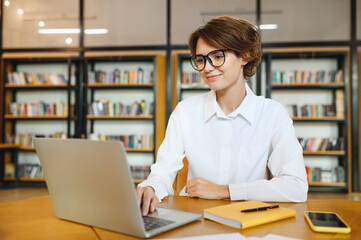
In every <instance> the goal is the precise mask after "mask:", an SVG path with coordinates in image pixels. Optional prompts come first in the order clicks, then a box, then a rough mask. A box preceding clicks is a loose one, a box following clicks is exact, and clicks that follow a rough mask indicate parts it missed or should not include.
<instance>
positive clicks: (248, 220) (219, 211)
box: [204, 201, 296, 229]
mask: <svg viewBox="0 0 361 240" xmlns="http://www.w3.org/2000/svg"><path fill="white" fill-rule="evenodd" d="M270 206H272V205H270V204H267V203H263V202H259V201H245V202H239V203H231V204H227V205H222V206H218V207H213V208H207V209H204V218H207V219H210V220H213V221H215V222H218V223H221V224H224V225H227V226H230V227H233V228H238V229H246V228H250V227H255V226H258V225H262V224H266V223H270V222H274V221H278V220H282V219H285V218H290V217H294V216H296V211H295V210H293V209H289V208H284V207H277V208H273V209H267V210H263V211H253V212H241V211H242V210H246V209H254V208H264V207H270Z"/></svg>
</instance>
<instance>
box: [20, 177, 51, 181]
mask: <svg viewBox="0 0 361 240" xmlns="http://www.w3.org/2000/svg"><path fill="white" fill-rule="evenodd" d="M19 181H21V182H45V178H29V177H19Z"/></svg>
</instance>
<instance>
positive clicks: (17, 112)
mask: <svg viewBox="0 0 361 240" xmlns="http://www.w3.org/2000/svg"><path fill="white" fill-rule="evenodd" d="M10 114H11V115H13V116H28V117H35V116H62V117H63V116H67V114H68V104H67V103H63V102H57V103H45V102H43V101H39V102H37V103H17V102H12V103H10Z"/></svg>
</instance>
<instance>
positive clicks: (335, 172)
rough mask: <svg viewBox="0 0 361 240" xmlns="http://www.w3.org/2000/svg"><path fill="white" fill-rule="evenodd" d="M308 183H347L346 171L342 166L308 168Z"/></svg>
mask: <svg viewBox="0 0 361 240" xmlns="http://www.w3.org/2000/svg"><path fill="white" fill-rule="evenodd" d="M306 173H307V180H308V182H310V183H311V182H323V183H336V182H344V181H345V174H344V173H345V170H344V168H343V167H342V166H338V167H336V168H321V167H308V166H306Z"/></svg>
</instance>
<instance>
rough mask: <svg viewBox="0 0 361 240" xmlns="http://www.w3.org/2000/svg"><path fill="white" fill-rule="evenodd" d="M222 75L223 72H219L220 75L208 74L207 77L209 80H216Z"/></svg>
mask: <svg viewBox="0 0 361 240" xmlns="http://www.w3.org/2000/svg"><path fill="white" fill-rule="evenodd" d="M220 76H221V74H218V75H212V76H207V77H206V78H207V80H208V81H214V80H217V79H218V78H219V77H220Z"/></svg>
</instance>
